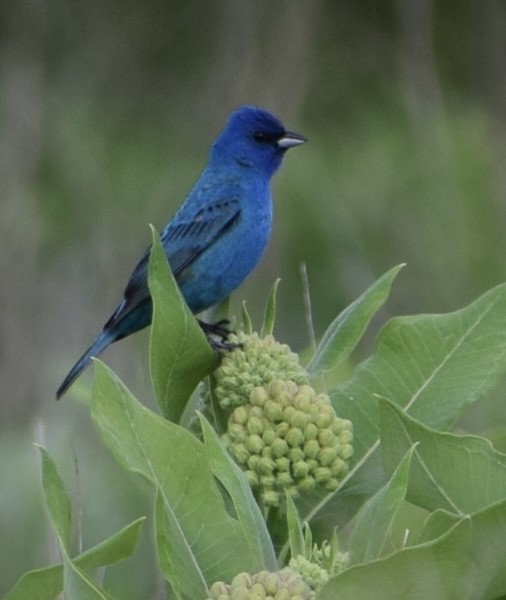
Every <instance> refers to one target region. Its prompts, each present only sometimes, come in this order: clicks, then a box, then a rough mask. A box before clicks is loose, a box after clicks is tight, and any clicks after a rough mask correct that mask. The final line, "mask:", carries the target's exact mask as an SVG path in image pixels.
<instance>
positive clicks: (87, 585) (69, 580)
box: [62, 550, 114, 600]
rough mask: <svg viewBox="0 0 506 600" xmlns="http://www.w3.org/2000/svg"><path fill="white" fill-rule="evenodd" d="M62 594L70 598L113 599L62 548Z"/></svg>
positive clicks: (76, 599)
mask: <svg viewBox="0 0 506 600" xmlns="http://www.w3.org/2000/svg"><path fill="white" fill-rule="evenodd" d="M62 555H63V594H64V596H65V598H71V599H72V600H114V598H113V597H112V596H111V595H110V594H108V593H107V592H106V591H105V590H103V589H101V588H100V587H99V586H98V585H97V584H96V583H95V582H94V581H93V580H92V579H91V578H90V577H88V575H86V573H84V572H83V571H82V570H81V569H80V568H79V567H77V566H76V565H75V564H74V563H73V562H72V561H71V560H70V558H69V556H68V554H67V553H66V552H65V550H63V552H62Z"/></svg>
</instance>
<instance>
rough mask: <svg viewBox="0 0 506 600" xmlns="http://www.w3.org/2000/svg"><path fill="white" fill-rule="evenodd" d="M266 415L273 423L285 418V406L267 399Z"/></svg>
mask: <svg viewBox="0 0 506 600" xmlns="http://www.w3.org/2000/svg"><path fill="white" fill-rule="evenodd" d="M264 411H265V416H266V417H267V419H269V421H270V422H271V423H275V422H277V421H280V420H281V419H282V418H283V406H282V405H281V404H280V403H279V402H275V401H274V400H267V402H266V403H265V405H264Z"/></svg>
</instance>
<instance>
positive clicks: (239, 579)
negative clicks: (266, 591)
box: [231, 573, 253, 588]
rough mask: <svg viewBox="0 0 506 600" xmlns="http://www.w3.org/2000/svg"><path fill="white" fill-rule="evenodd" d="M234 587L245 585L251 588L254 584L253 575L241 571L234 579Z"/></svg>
mask: <svg viewBox="0 0 506 600" xmlns="http://www.w3.org/2000/svg"><path fill="white" fill-rule="evenodd" d="M231 585H232V587H234V588H235V587H240V586H244V587H246V588H250V587H251V586H252V585H253V577H252V576H251V575H250V574H249V573H239V574H238V575H236V576H235V577H234V578H233V579H232V584H231Z"/></svg>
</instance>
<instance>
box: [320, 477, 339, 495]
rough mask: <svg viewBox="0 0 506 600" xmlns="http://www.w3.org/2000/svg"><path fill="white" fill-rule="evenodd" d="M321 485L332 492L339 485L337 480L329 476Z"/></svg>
mask: <svg viewBox="0 0 506 600" xmlns="http://www.w3.org/2000/svg"><path fill="white" fill-rule="evenodd" d="M323 487H324V488H325V489H326V490H327V491H329V492H334V491H335V490H337V488H338V487H339V481H338V480H337V479H336V478H335V477H331V478H330V479H327V481H324V482H323Z"/></svg>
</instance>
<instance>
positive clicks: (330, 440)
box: [318, 429, 336, 447]
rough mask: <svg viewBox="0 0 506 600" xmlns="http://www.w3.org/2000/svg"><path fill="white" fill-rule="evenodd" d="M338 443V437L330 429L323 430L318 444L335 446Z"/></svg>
mask: <svg viewBox="0 0 506 600" xmlns="http://www.w3.org/2000/svg"><path fill="white" fill-rule="evenodd" d="M335 441H336V436H335V435H334V434H333V433H332V431H331V430H330V429H322V430H321V431H320V433H319V434H318V442H319V443H320V446H323V447H325V446H333V445H334V444H335Z"/></svg>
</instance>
